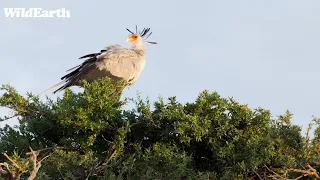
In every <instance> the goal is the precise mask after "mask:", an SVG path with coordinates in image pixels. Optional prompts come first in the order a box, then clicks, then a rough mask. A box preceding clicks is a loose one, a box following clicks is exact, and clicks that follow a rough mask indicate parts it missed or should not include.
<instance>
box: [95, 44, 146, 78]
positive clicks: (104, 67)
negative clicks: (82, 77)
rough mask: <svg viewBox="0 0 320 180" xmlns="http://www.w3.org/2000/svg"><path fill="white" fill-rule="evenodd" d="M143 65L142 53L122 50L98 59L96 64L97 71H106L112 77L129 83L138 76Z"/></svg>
mask: <svg viewBox="0 0 320 180" xmlns="http://www.w3.org/2000/svg"><path fill="white" fill-rule="evenodd" d="M144 63H145V61H144V57H143V51H137V50H133V49H126V48H122V49H117V50H116V51H114V52H112V53H109V54H108V53H106V54H105V56H101V57H99V61H97V63H96V64H97V68H98V70H100V71H107V72H109V73H110V75H111V76H112V77H115V78H118V79H124V80H126V81H128V82H129V81H131V80H133V79H134V78H136V76H137V75H138V74H140V71H141V70H142V69H143V67H144Z"/></svg>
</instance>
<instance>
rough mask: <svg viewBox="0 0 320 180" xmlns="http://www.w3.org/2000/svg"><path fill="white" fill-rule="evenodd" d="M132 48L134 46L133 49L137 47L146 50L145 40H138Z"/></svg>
mask: <svg viewBox="0 0 320 180" xmlns="http://www.w3.org/2000/svg"><path fill="white" fill-rule="evenodd" d="M132 48H133V49H136V50H142V51H144V48H145V47H144V42H142V41H138V42H136V43H134V44H133V46H132Z"/></svg>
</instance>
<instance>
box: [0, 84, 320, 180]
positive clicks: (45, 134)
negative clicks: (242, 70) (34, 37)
mask: <svg viewBox="0 0 320 180" xmlns="http://www.w3.org/2000/svg"><path fill="white" fill-rule="evenodd" d="M121 83H122V82H111V81H110V80H109V79H102V80H99V81H95V82H94V83H92V84H87V83H86V84H85V88H84V89H85V90H84V92H79V93H74V92H72V91H71V90H69V89H67V90H66V91H65V92H64V95H63V97H61V98H58V99H56V100H52V99H49V98H47V100H46V101H45V102H42V101H40V100H39V97H38V96H36V95H34V94H31V93H28V94H27V95H26V96H25V97H24V96H22V95H20V94H19V93H18V92H17V91H16V90H15V89H14V88H13V87H11V86H8V85H6V86H3V87H2V89H1V90H2V91H3V93H4V94H3V95H2V96H1V97H0V105H1V106H2V107H7V108H9V109H11V110H12V111H13V115H14V117H17V118H18V120H19V126H18V127H17V128H13V127H10V126H5V127H4V128H2V129H0V153H6V154H8V155H9V156H10V157H11V159H12V160H13V161H15V162H16V163H17V164H18V165H19V166H20V167H21V169H23V170H24V172H23V173H22V176H21V178H22V179H23V178H27V177H28V176H30V174H31V173H32V172H33V171H34V168H35V167H34V165H33V163H32V161H30V160H32V159H31V158H30V157H31V156H30V152H29V151H30V149H29V147H31V148H32V149H34V150H35V151H34V152H36V153H38V154H37V155H38V161H40V160H41V159H43V158H44V157H46V158H45V159H43V161H42V162H41V165H42V166H41V168H40V169H39V171H38V172H37V179H44V180H45V179H86V178H88V179H137V180H138V179H144V180H146V179H150V180H151V179H163V180H165V179H168V180H172V179H179V180H180V179H268V178H270V179H272V178H279V179H280V178H281V177H282V178H297V177H299V176H301V175H305V176H304V178H308V177H309V178H315V177H318V172H317V170H319V165H320V161H319V157H320V156H319V153H320V150H319V147H320V146H319V144H320V143H319V134H320V130H319V128H318V124H319V120H318V119H316V118H315V119H314V120H313V124H314V125H316V131H315V134H314V139H312V140H311V139H310V138H309V136H306V137H303V136H302V135H301V128H300V127H299V126H297V125H293V124H291V122H290V119H291V116H292V115H291V114H290V112H286V113H285V114H284V115H282V116H280V117H279V118H278V119H272V118H271V114H270V111H269V110H265V109H262V108H257V109H250V108H249V107H248V105H243V104H240V103H238V102H237V101H235V100H234V99H232V98H222V97H221V96H219V94H218V93H217V92H214V93H209V92H208V91H203V92H202V93H200V94H199V96H198V98H197V99H196V101H195V102H192V103H186V104H181V103H179V102H178V101H177V100H176V97H170V98H168V100H166V101H165V100H163V99H162V98H159V100H158V101H156V102H154V103H153V105H151V104H150V102H149V101H148V100H142V99H141V98H139V97H138V99H137V100H129V102H134V103H135V105H136V106H135V108H133V109H131V110H126V109H124V108H123V104H124V102H121V101H119V96H117V95H115V93H114V92H115V87H116V86H118V85H119V84H121ZM7 119H9V118H3V119H2V120H7ZM28 152H29V153H28ZM26 153H27V154H26ZM4 161H7V162H8V160H7V158H5V157H4V156H0V162H4ZM28 161H30V162H31V163H29V164H26V162H28ZM8 163H9V164H10V169H11V172H12V173H13V172H14V171H13V169H15V168H16V167H13V166H12V165H13V164H12V163H10V162H8ZM0 174H1V173H0ZM13 174H14V173H13Z"/></svg>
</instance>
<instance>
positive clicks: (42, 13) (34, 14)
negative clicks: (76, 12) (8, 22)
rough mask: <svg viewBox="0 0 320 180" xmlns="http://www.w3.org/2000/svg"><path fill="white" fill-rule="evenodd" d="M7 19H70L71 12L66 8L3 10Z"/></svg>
mask: <svg viewBox="0 0 320 180" xmlns="http://www.w3.org/2000/svg"><path fill="white" fill-rule="evenodd" d="M3 11H4V14H5V16H6V17H7V18H9V17H11V18H70V11H69V10H66V9H65V8H61V9H56V10H44V9H42V8H3Z"/></svg>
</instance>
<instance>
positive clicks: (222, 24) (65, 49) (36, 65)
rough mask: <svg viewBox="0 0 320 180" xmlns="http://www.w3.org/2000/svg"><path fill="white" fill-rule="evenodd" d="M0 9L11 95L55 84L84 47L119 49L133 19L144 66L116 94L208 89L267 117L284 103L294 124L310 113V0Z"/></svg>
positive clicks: (315, 66) (314, 67)
mask: <svg viewBox="0 0 320 180" xmlns="http://www.w3.org/2000/svg"><path fill="white" fill-rule="evenodd" d="M0 7H1V12H0V51H1V53H0V62H1V71H0V84H7V83H9V84H11V85H13V86H14V87H16V88H17V89H18V90H19V92H21V93H25V92H27V91H32V92H34V93H39V92H41V91H43V90H44V89H46V88H48V87H50V86H51V85H53V84H55V83H57V82H58V81H59V79H60V77H61V76H63V75H64V74H65V70H67V69H69V68H71V67H73V66H75V65H77V64H78V63H81V62H82V61H81V60H78V57H80V56H82V55H84V54H87V53H92V52H96V51H99V50H100V49H102V48H104V47H106V46H108V45H111V44H120V45H123V46H127V47H129V44H128V43H127V42H125V40H126V38H127V36H128V32H127V31H126V30H125V28H129V29H134V27H135V25H136V24H137V25H138V27H150V28H151V30H152V32H153V35H152V37H151V40H154V41H157V42H158V45H148V46H147V65H146V67H145V70H144V71H143V72H142V74H141V76H140V78H139V79H138V81H137V82H136V83H135V84H134V85H133V86H132V87H131V88H129V89H126V90H125V93H124V96H127V97H136V92H137V91H139V92H141V94H142V96H143V97H147V96H148V97H149V98H150V99H151V100H152V101H154V100H156V99H157V97H158V96H159V95H161V96H163V97H165V98H167V97H169V96H173V95H176V96H177V98H178V100H179V101H181V102H191V101H194V100H195V99H196V97H197V95H198V94H199V93H200V92H201V91H202V90H204V89H208V90H210V91H211V92H213V91H217V92H218V93H219V94H220V95H222V96H223V97H228V96H230V97H231V96H232V97H234V98H235V99H236V100H237V101H239V102H240V103H242V104H246V103H247V104H248V105H249V106H250V107H252V108H255V107H259V106H260V107H263V108H265V109H270V110H271V112H272V114H273V115H274V116H278V115H280V114H283V113H284V112H285V111H286V110H287V109H288V110H290V111H292V113H293V114H294V123H297V124H300V125H303V126H304V127H305V126H306V124H307V123H308V122H310V120H311V116H312V115H316V116H318V117H319V116H320V112H319V108H320V101H319V100H320V93H319V92H320V84H319V78H320V69H319V67H320V61H319V58H320V51H319V48H320V46H319V45H320V24H319V20H320V11H319V9H320V1H318V0H305V1H301V0H281V1H280V0H259V1H257V0H241V1H239V0H227V1H222V0H219V1H217V0H198V1H192V0H176V1H174V0H161V1H150V0H135V1H120V0H119V1H106V0H96V1H78V0H77V1H76V0H69V1H65V0H52V1H43V0H28V1H18V0H10V1H3V2H1V4H0ZM4 7H25V8H35V7H39V8H45V9H57V8H67V9H68V10H70V11H71V18H70V19H58V18H42V19H24V18H5V16H4V12H3V9H2V8H4ZM61 94H62V93H60V95H61ZM49 96H51V97H53V98H55V96H53V95H51V94H49ZM0 115H6V111H5V110H3V109H2V110H1V111H0Z"/></svg>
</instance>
